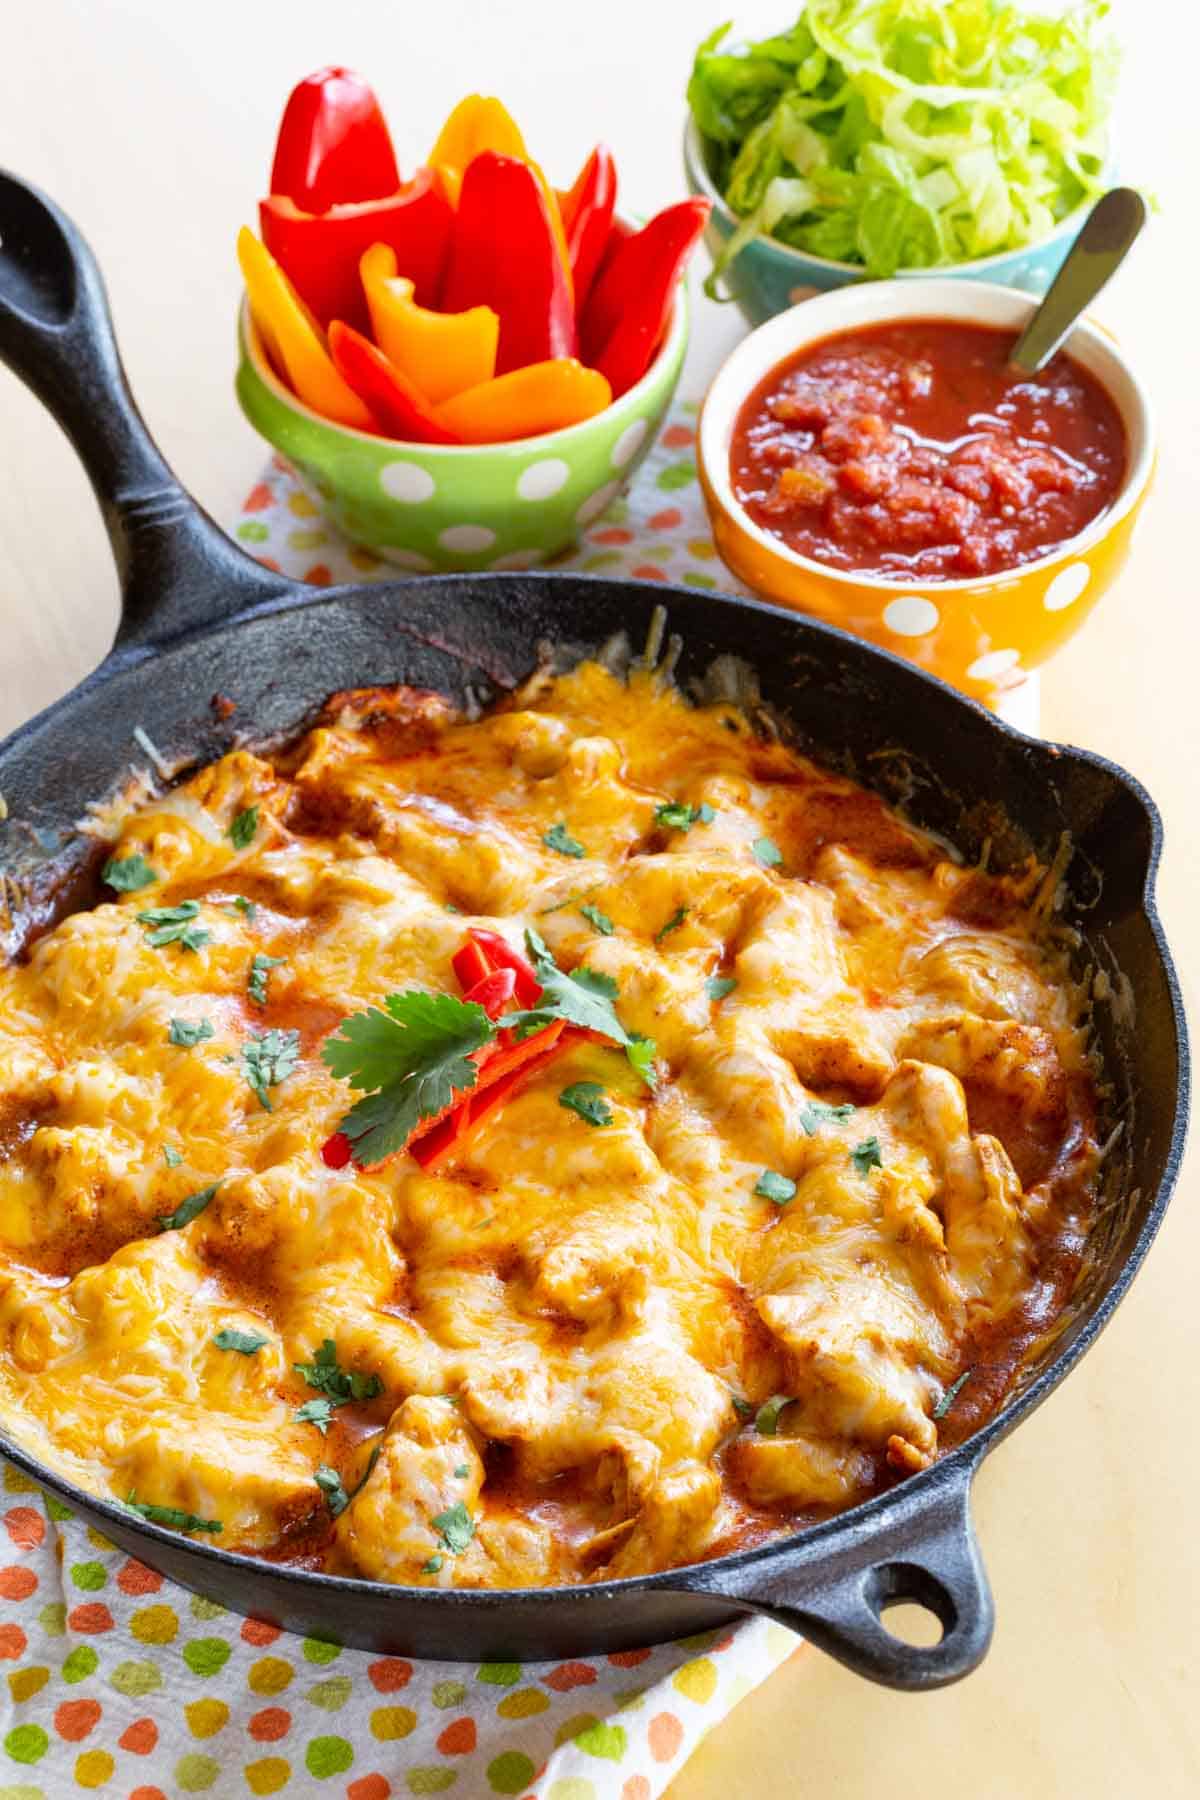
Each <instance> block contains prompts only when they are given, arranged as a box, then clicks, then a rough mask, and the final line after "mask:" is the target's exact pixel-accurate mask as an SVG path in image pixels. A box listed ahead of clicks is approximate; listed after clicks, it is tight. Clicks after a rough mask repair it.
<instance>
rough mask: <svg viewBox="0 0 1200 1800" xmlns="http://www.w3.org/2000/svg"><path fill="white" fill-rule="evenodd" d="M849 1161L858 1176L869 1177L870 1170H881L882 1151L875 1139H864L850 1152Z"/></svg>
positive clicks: (877, 1140)
mask: <svg viewBox="0 0 1200 1800" xmlns="http://www.w3.org/2000/svg"><path fill="white" fill-rule="evenodd" d="M850 1161H851V1162H852V1163H853V1164H854V1167H855V1168H856V1169H857V1170H858V1173H859V1174H860V1175H869V1174H870V1173H871V1170H872V1169H882V1167H883V1151H882V1150H881V1148H880V1145H879V1139H878V1138H877V1137H869V1138H864V1139H863V1141H862V1143H861V1144H856V1145H855V1146H854V1149H853V1150H852V1151H851V1152H850Z"/></svg>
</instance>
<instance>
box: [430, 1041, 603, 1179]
mask: <svg viewBox="0 0 1200 1800" xmlns="http://www.w3.org/2000/svg"><path fill="white" fill-rule="evenodd" d="M575 1035H576V1034H575V1033H573V1032H572V1031H571V1030H567V1029H564V1028H563V1022H562V1020H561V1019H558V1020H555V1022H554V1024H552V1025H547V1026H546V1028H545V1029H544V1030H543V1031H539V1032H537V1033H536V1034H535V1036H533V1037H529V1038H526V1039H525V1040H524V1041H523V1042H522V1043H520V1044H514V1045H513V1046H512V1048H511V1050H508V1051H505V1052H502V1053H501V1057H499V1058H497V1059H495V1061H494V1062H492V1063H491V1064H489V1065H488V1073H489V1077H490V1079H489V1080H488V1082H487V1084H486V1086H484V1085H483V1082H482V1078H481V1081H480V1085H479V1086H478V1087H474V1088H472V1089H471V1090H470V1092H469V1093H467V1094H465V1095H464V1097H463V1098H462V1100H461V1101H459V1103H458V1105H457V1106H455V1107H454V1108H453V1110H452V1111H451V1112H450V1113H449V1114H448V1115H446V1116H445V1117H444V1118H442V1119H440V1120H439V1121H438V1122H437V1124H435V1125H433V1126H432V1127H430V1129H429V1130H427V1131H425V1132H423V1133H422V1135H421V1136H420V1137H419V1138H416V1139H410V1140H409V1144H408V1149H409V1152H410V1154H411V1155H412V1156H413V1157H414V1158H415V1159H416V1161H417V1162H418V1163H419V1164H420V1165H421V1167H422V1168H423V1169H434V1168H437V1167H438V1166H439V1164H441V1163H444V1162H447V1161H449V1159H450V1157H451V1156H453V1155H456V1154H457V1153H458V1151H460V1150H461V1149H462V1148H463V1147H464V1145H465V1144H466V1143H467V1141H468V1140H469V1139H470V1138H473V1137H474V1136H475V1135H476V1134H477V1132H478V1131H479V1129H480V1127H481V1126H482V1124H483V1123H484V1121H485V1120H486V1119H488V1118H489V1117H490V1116H491V1114H492V1113H494V1112H495V1111H496V1110H497V1109H498V1108H499V1107H501V1106H503V1104H504V1102H505V1101H506V1100H508V1099H510V1098H511V1096H512V1094H513V1092H514V1090H515V1089H516V1088H517V1087H518V1086H520V1084H521V1083H522V1082H524V1081H525V1080H527V1079H528V1077H529V1076H530V1075H533V1074H534V1073H536V1071H537V1070H538V1069H541V1068H544V1067H545V1066H546V1064H547V1063H552V1062H554V1060H555V1059H556V1058H557V1057H559V1056H561V1055H562V1053H563V1051H565V1050H569V1049H570V1047H571V1041H572V1038H573V1037H574V1036H575ZM501 1061H503V1064H504V1066H503V1068H502V1069H500V1070H499V1072H497V1073H494V1072H493V1071H495V1070H496V1068H497V1064H498V1063H499V1062H501Z"/></svg>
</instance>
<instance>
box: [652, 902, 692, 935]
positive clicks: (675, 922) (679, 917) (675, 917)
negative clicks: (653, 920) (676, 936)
mask: <svg viewBox="0 0 1200 1800" xmlns="http://www.w3.org/2000/svg"><path fill="white" fill-rule="evenodd" d="M687 916H688V908H687V907H686V906H677V907H676V908H675V911H674V912H673V913H672V914H671V916H670V918H669V919H668V920H667V922H666V924H665V925H664V926H663V927H662V929H661V930H660V931H656V932H655V934H654V941H655V943H656V944H661V943H662V941H663V939H664V938H665V937H669V936H670V934H671V932H673V931H678V930H679V927H680V926H681V925H682V924H683V921H684V920H685V919H686V918H687Z"/></svg>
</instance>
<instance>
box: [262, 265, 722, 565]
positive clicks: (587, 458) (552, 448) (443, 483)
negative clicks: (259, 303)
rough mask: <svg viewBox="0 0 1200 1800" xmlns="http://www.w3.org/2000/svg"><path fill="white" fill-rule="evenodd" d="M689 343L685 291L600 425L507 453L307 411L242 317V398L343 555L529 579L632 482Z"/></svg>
mask: <svg viewBox="0 0 1200 1800" xmlns="http://www.w3.org/2000/svg"><path fill="white" fill-rule="evenodd" d="M687 338H688V302H687V290H686V287H685V286H683V285H682V284H681V285H680V287H679V290H678V294H677V296H676V301H675V310H674V315H673V317H672V320H671V327H670V330H669V332H668V334H667V337H666V339H665V341H664V343H663V346H662V348H661V350H660V351H659V353H658V355H657V356H656V358H655V359H654V362H653V363H652V364H651V365H650V368H649V369H648V370H647V371H646V373H645V375H643V377H642V379H641V380H640V381H639V382H638V383H637V385H636V386H635V387H632V388H630V390H629V392H628V393H627V394H622V395H621V397H620V399H619V400H615V401H614V402H613V404H612V405H611V406H609V407H606V408H605V410H604V411H603V412H602V413H597V414H596V416H595V418H592V419H585V420H584V422H583V423H582V424H581V425H572V426H569V427H568V428H567V429H566V430H565V431H549V432H545V433H544V434H543V435H542V436H541V437H535V438H522V439H520V440H519V441H518V442H516V443H511V444H450V445H444V444H413V443H404V442H401V441H399V440H397V439H395V438H382V437H374V436H372V435H371V434H370V433H369V432H365V431H354V430H351V429H350V427H348V426H345V425H335V424H333V423H332V422H331V421H330V420H328V419H323V418H321V416H320V414H318V413H315V412H313V411H312V410H311V408H309V407H307V406H304V405H303V404H302V403H301V402H300V401H299V400H297V398H296V396H295V395H294V394H293V393H292V392H291V391H290V390H289V389H288V388H286V387H285V386H284V385H283V383H282V382H281V381H280V380H279V379H278V377H277V376H276V375H275V373H274V371H273V370H272V368H271V366H270V364H269V363H268V361H267V359H266V356H265V355H264V353H263V348H262V344H261V342H260V341H259V337H258V333H257V332H256V331H255V329H254V325H253V322H252V320H251V318H250V314H249V309H248V308H247V307H246V306H245V305H243V307H242V312H241V317H240V320H239V325H238V347H239V352H240V355H239V361H238V372H237V396H238V401H239V403H240V405H241V408H242V411H243V412H244V413H245V415H246V417H247V418H248V419H249V421H250V423H251V424H252V425H253V426H254V428H255V430H256V431H258V432H261V434H262V436H263V437H265V438H266V440H267V442H268V443H269V444H272V445H273V446H274V447H275V449H276V450H278V451H279V453H280V454H281V455H282V456H284V457H286V458H287V460H288V462H289V463H291V464H292V465H293V467H294V468H295V470H296V473H297V476H298V478H299V480H300V481H301V483H302V485H303V486H304V487H305V488H306V490H307V491H308V493H309V495H310V497H311V498H312V499H313V500H314V501H315V503H316V504H317V505H318V506H319V507H320V508H321V511H322V512H323V513H324V514H325V515H326V517H327V518H328V519H330V520H331V521H332V523H333V524H334V525H335V526H336V527H337V529H338V530H339V531H340V532H341V533H342V534H343V535H344V536H345V537H347V538H349V539H350V541H351V542H352V543H355V544H360V545H361V546H362V547H363V548H364V549H366V550H370V551H371V552H373V554H374V555H376V556H379V557H382V558H384V560H386V561H387V562H390V563H394V564H395V565H396V566H397V567H398V568H401V569H411V570H412V571H413V572H414V573H418V574H424V573H432V572H434V571H446V570H456V569H531V568H535V567H536V566H537V565H538V564H539V563H545V562H549V561H550V560H551V559H552V558H553V557H555V556H558V555H559V554H560V553H561V552H563V551H564V550H567V549H569V548H570V547H571V545H572V544H574V542H575V541H576V539H577V538H578V537H579V534H580V533H581V532H582V531H583V530H584V528H585V527H586V526H588V525H590V524H591V523H592V521H593V520H595V519H597V518H598V517H599V516H600V514H601V513H602V512H603V511H604V509H605V508H606V507H607V506H609V505H611V504H612V502H613V500H615V499H616V497H617V495H618V494H619V493H620V491H621V489H622V488H623V487H625V486H626V484H627V483H628V482H629V480H630V479H631V477H632V476H633V474H634V472H635V470H636V469H637V467H638V465H639V464H640V463H641V461H642V459H643V457H644V456H645V455H646V453H647V451H648V450H649V449H650V447H651V445H652V444H653V443H654V440H655V438H656V436H657V434H658V429H659V427H660V425H661V424H662V421H663V417H664V415H665V413H666V410H667V407H668V406H669V405H670V403H671V396H672V395H673V394H674V392H675V387H676V384H677V382H678V380H679V372H680V369H681V368H682V367H683V357H684V352H685V350H686V349H687Z"/></svg>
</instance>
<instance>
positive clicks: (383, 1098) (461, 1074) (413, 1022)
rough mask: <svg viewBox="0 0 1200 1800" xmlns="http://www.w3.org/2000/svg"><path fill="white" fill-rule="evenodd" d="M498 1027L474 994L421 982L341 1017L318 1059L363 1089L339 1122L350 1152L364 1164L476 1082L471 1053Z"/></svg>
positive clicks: (399, 1146) (395, 1146)
mask: <svg viewBox="0 0 1200 1800" xmlns="http://www.w3.org/2000/svg"><path fill="white" fill-rule="evenodd" d="M539 941H540V940H539ZM540 1022H541V1021H539V1023H540ZM534 1029H536V1027H535V1028H534ZM495 1035H496V1027H495V1025H493V1023H492V1021H491V1020H490V1019H489V1018H488V1016H487V1014H486V1013H485V1012H484V1010H483V1008H482V1006H477V1005H476V1004H475V1002H474V1001H469V1000H459V999H456V998H455V996H454V995H453V994H427V993H425V992H423V991H422V990H421V989H419V988H410V989H409V990H408V991H407V992H405V993H403V994H389V995H388V997H387V999H386V1000H385V1001H384V1002H383V1006H382V1007H377V1006H372V1007H370V1008H368V1010H367V1011H366V1012H361V1013H354V1014H352V1015H351V1017H350V1018H348V1019H343V1021H342V1024H341V1027H340V1029H339V1031H338V1032H337V1033H336V1034H335V1035H334V1036H332V1037H329V1038H327V1039H326V1041H325V1043H324V1045H323V1046H322V1049H321V1060H322V1061H323V1062H324V1064H325V1066H326V1067H327V1068H328V1069H330V1070H331V1071H332V1073H333V1074H334V1075H336V1076H338V1077H339V1079H340V1080H342V1081H348V1082H349V1083H350V1085H351V1086H352V1087H356V1088H359V1089H361V1090H362V1093H363V1098H362V1099H361V1100H359V1101H358V1102H357V1103H356V1104H355V1105H354V1106H353V1107H351V1109H350V1111H349V1112H348V1113H347V1114H346V1117H345V1118H344V1119H343V1120H342V1122H341V1125H340V1126H339V1130H341V1131H344V1132H345V1134H346V1136H347V1137H348V1138H349V1139H350V1140H351V1142H352V1143H353V1145H354V1155H355V1160H356V1161H357V1162H359V1163H363V1164H366V1163H375V1162H382V1161H383V1159H384V1157H386V1156H394V1155H395V1153H396V1152H397V1151H398V1150H403V1148H404V1146H405V1144H407V1142H408V1140H409V1138H410V1137H411V1136H412V1134H413V1132H414V1131H415V1130H416V1128H417V1126H418V1125H419V1124H420V1123H421V1122H422V1120H424V1119H432V1118H436V1117H437V1115H438V1114H439V1113H441V1112H443V1111H444V1110H445V1109H446V1107H448V1106H450V1105H451V1104H452V1102H453V1101H454V1099H455V1098H456V1096H457V1095H459V1094H465V1093H466V1092H467V1091H468V1090H469V1089H470V1088H473V1087H474V1086H475V1081H476V1075H477V1071H476V1068H475V1064H474V1063H473V1062H471V1060H470V1057H471V1053H472V1051H474V1050H479V1049H481V1048H482V1046H483V1045H484V1044H486V1043H489V1042H490V1041H491V1039H492V1038H493V1037H495Z"/></svg>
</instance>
